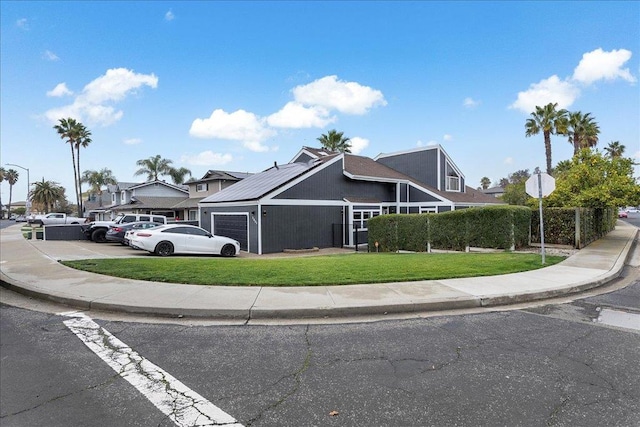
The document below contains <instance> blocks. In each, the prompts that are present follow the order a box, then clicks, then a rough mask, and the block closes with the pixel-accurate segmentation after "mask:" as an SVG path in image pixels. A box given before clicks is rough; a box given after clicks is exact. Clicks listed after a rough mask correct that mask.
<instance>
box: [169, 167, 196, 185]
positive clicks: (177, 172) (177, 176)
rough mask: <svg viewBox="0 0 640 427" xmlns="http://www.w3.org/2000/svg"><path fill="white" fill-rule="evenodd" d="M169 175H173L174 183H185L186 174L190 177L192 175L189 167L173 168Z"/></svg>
mask: <svg viewBox="0 0 640 427" xmlns="http://www.w3.org/2000/svg"><path fill="white" fill-rule="evenodd" d="M169 175H170V176H171V179H172V180H173V183H174V184H184V179H185V178H186V176H187V175H189V177H191V171H190V170H189V169H187V168H180V169H176V168H171V170H170V171H169Z"/></svg>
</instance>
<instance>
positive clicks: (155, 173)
mask: <svg viewBox="0 0 640 427" xmlns="http://www.w3.org/2000/svg"><path fill="white" fill-rule="evenodd" d="M172 163H173V161H172V160H169V159H163V158H162V157H161V156H160V154H158V155H157V156H154V157H149V158H148V159H142V160H138V161H137V162H136V165H137V166H140V169H138V170H137V171H136V172H135V173H134V175H136V176H138V175H147V181H157V180H158V177H159V176H160V175H169V174H170V173H171V169H172V167H171V164H172Z"/></svg>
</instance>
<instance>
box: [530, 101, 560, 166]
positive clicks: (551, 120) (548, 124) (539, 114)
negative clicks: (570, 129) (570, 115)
mask: <svg viewBox="0 0 640 427" xmlns="http://www.w3.org/2000/svg"><path fill="white" fill-rule="evenodd" d="M557 107H558V103H557V102H556V103H549V104H547V105H545V106H544V107H539V106H536V111H535V112H533V113H531V117H530V118H529V119H527V121H526V122H525V124H524V128H525V136H527V137H529V136H533V135H537V134H539V133H540V132H542V135H543V136H544V152H545V157H546V160H547V173H549V174H550V173H551V170H552V167H551V135H552V134H553V135H564V134H565V133H566V126H567V110H564V109H562V110H557V109H556V108H557Z"/></svg>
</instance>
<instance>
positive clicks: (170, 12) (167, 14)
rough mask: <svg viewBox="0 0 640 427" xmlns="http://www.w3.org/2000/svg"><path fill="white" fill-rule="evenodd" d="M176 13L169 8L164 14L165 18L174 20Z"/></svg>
mask: <svg viewBox="0 0 640 427" xmlns="http://www.w3.org/2000/svg"><path fill="white" fill-rule="evenodd" d="M175 17H176V16H175V15H174V14H173V12H172V11H171V9H169V11H168V12H167V13H165V14H164V20H165V21H173V20H174V19H175Z"/></svg>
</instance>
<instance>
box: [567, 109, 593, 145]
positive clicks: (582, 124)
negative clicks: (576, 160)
mask: <svg viewBox="0 0 640 427" xmlns="http://www.w3.org/2000/svg"><path fill="white" fill-rule="evenodd" d="M599 133H600V127H599V126H598V123H597V122H596V121H595V119H594V118H593V117H591V113H587V114H582V112H581V111H576V112H573V113H570V114H569V119H568V123H567V135H569V144H572V145H573V155H574V156H575V155H576V154H578V153H579V152H580V150H582V149H583V148H591V147H595V146H596V144H598V134H599Z"/></svg>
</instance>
